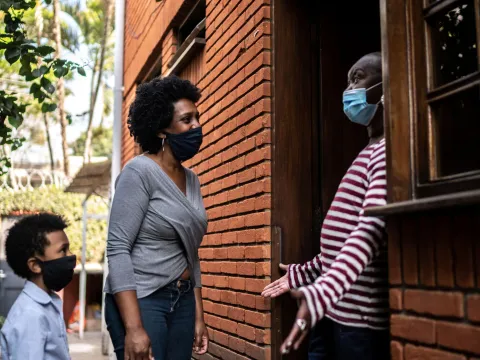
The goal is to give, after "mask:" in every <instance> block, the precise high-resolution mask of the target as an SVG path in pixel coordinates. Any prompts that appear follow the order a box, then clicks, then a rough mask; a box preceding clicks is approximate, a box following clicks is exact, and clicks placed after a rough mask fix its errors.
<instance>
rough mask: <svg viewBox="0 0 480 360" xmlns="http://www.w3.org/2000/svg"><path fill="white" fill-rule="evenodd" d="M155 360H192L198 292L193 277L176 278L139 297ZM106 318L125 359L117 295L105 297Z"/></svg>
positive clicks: (120, 359) (119, 353)
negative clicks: (196, 294) (193, 284)
mask: <svg viewBox="0 0 480 360" xmlns="http://www.w3.org/2000/svg"><path fill="white" fill-rule="evenodd" d="M138 305H139V307H140V315H141V318H142V323H143V327H144V329H145V331H146V332H147V334H148V337H149V338H150V342H151V344H152V352H153V357H154V358H155V360H190V359H191V357H192V346H193V337H194V334H195V294H194V292H193V286H192V283H191V282H190V281H189V280H179V281H178V282H177V281H174V282H172V283H170V284H168V285H167V286H165V287H163V288H161V289H158V290H157V291H155V292H154V293H153V294H151V295H149V296H147V297H144V298H142V299H138ZM105 320H106V323H107V329H108V332H109V333H110V338H111V339H112V343H113V347H114V349H115V354H116V355H117V360H124V355H125V354H124V351H125V327H124V325H123V321H122V318H121V316H120V312H119V310H118V307H117V304H116V302H115V298H114V296H113V295H110V294H107V295H106V297H105Z"/></svg>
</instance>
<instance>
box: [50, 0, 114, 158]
mask: <svg viewBox="0 0 480 360" xmlns="http://www.w3.org/2000/svg"><path fill="white" fill-rule="evenodd" d="M57 1H58V0H57ZM113 6H114V1H113V0H107V1H106V2H105V9H106V13H105V22H104V25H103V37H102V43H101V45H100V61H99V64H98V80H97V84H96V86H95V91H94V92H93V98H92V103H91V106H90V113H89V119H88V128H87V136H86V139H85V153H84V156H83V161H84V163H85V162H90V153H91V147H92V146H91V145H92V123H93V113H94V110H95V104H96V102H97V97H98V92H99V89H100V85H101V84H102V75H103V64H104V62H105V52H106V48H107V41H108V36H109V35H110V28H111V22H112V15H113Z"/></svg>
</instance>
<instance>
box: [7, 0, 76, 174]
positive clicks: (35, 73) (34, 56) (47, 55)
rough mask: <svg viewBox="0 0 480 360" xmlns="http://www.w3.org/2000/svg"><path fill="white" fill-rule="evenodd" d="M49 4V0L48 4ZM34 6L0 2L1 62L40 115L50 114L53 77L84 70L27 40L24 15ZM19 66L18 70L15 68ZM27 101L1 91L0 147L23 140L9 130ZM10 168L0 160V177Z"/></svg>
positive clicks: (22, 0) (23, 0)
mask: <svg viewBox="0 0 480 360" xmlns="http://www.w3.org/2000/svg"><path fill="white" fill-rule="evenodd" d="M47 3H49V1H47ZM35 6H36V1H34V0H0V18H3V23H2V25H1V27H0V59H2V60H3V59H5V60H6V61H7V62H8V64H10V65H11V66H13V67H16V68H17V69H18V78H19V79H21V80H22V81H24V82H25V83H27V86H28V87H29V89H30V94H31V95H32V96H33V98H34V99H35V100H36V102H37V103H38V104H42V106H41V110H42V112H45V113H46V112H52V111H54V110H55V109H56V106H55V104H54V101H55V99H54V97H53V96H52V95H53V94H54V93H55V86H54V85H53V81H55V79H54V77H56V78H60V77H64V76H66V75H67V74H69V73H70V72H72V71H77V72H78V73H79V74H80V75H84V74H85V72H84V71H83V68H82V67H81V66H79V65H78V64H76V63H73V62H71V61H66V60H62V59H55V58H54V56H53V53H54V52H55V49H54V48H53V47H51V46H48V45H41V46H37V45H36V43H35V41H33V40H32V39H30V38H28V35H29V34H28V33H27V31H26V26H25V21H24V14H25V13H26V12H28V11H30V12H31V10H32V9H34V8H35ZM18 66H19V67H18ZM27 105H29V103H28V102H26V101H25V99H24V98H21V97H20V96H19V95H17V94H16V93H8V92H6V91H0V145H10V146H11V149H12V150H16V149H17V148H18V147H19V146H21V144H22V142H23V141H24V139H21V138H15V136H14V135H13V132H12V130H13V129H15V128H18V127H19V126H20V125H21V124H22V122H23V120H24V115H25V112H26V108H27ZM8 167H10V161H9V159H8V157H5V156H3V157H0V174H4V173H5V172H6V171H7V168H8Z"/></svg>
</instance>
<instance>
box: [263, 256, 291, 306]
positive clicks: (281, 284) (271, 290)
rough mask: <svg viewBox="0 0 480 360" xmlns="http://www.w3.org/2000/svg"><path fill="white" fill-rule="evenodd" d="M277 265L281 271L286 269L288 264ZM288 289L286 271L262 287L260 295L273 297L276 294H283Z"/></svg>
mask: <svg viewBox="0 0 480 360" xmlns="http://www.w3.org/2000/svg"><path fill="white" fill-rule="evenodd" d="M279 267H280V269H281V270H283V271H288V265H284V264H280V265H279ZM288 291H290V286H289V285H288V273H286V274H285V275H283V276H282V277H281V278H280V279H278V280H276V281H274V282H273V283H271V284H268V285H267V286H265V289H263V292H262V296H263V297H269V298H275V297H277V296H280V295H282V294H285V293H286V292H288Z"/></svg>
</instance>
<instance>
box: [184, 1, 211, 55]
mask: <svg viewBox="0 0 480 360" xmlns="http://www.w3.org/2000/svg"><path fill="white" fill-rule="evenodd" d="M206 7H207V5H206V0H200V1H198V2H197V3H196V4H195V6H194V7H193V9H192V10H191V11H190V13H189V14H188V15H187V16H186V19H185V21H184V22H183V23H182V24H181V25H180V26H179V27H178V35H177V39H178V45H179V46H181V45H182V44H183V43H184V42H185V40H187V38H188V37H189V35H190V34H191V33H192V32H193V31H194V30H195V28H196V27H197V25H198V24H200V23H201V22H202V20H204V19H205V17H206ZM195 37H198V38H203V39H205V26H203V28H202V29H199V31H198V32H197V34H196V35H195Z"/></svg>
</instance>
